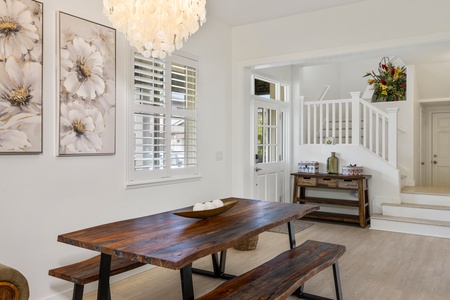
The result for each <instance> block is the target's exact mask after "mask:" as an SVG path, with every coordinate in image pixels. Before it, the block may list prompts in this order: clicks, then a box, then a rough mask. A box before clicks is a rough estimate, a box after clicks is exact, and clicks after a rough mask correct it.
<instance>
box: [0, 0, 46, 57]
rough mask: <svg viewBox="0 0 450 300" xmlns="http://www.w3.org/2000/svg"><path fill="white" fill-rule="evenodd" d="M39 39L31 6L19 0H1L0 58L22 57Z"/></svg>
mask: <svg viewBox="0 0 450 300" xmlns="http://www.w3.org/2000/svg"><path fill="white" fill-rule="evenodd" d="M38 40H39V34H38V30H37V27H36V26H35V25H34V22H33V18H32V14H31V12H30V9H29V7H28V6H27V5H25V4H24V3H23V2H22V1H19V0H2V1H0V60H5V59H6V58H7V57H9V56H15V57H17V58H19V57H22V55H25V54H27V53H28V51H29V50H31V49H33V47H34V46H35V45H36V43H37V42H38Z"/></svg>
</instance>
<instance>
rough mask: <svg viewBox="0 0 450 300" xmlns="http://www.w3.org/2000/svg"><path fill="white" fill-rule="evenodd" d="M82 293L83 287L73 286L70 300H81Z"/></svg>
mask: <svg viewBox="0 0 450 300" xmlns="http://www.w3.org/2000/svg"><path fill="white" fill-rule="evenodd" d="M83 292H84V285H79V284H76V283H75V284H74V285H73V295H72V300H82V299H83Z"/></svg>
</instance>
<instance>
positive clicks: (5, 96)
mask: <svg viewBox="0 0 450 300" xmlns="http://www.w3.org/2000/svg"><path fill="white" fill-rule="evenodd" d="M42 9H43V4H42V3H40V2H37V1H33V0H0V154H14V153H25V154H27V153H41V152H42Z"/></svg>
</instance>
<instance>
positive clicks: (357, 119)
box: [350, 92, 361, 145]
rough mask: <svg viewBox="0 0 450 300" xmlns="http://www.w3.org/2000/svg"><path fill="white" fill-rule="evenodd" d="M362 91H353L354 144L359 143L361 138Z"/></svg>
mask: <svg viewBox="0 0 450 300" xmlns="http://www.w3.org/2000/svg"><path fill="white" fill-rule="evenodd" d="M360 94H361V92H351V93H350V95H351V96H352V144H353V145H359V144H360V139H361V110H360V109H359V99H360V98H359V95H360Z"/></svg>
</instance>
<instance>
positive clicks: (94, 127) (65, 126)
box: [58, 12, 116, 155]
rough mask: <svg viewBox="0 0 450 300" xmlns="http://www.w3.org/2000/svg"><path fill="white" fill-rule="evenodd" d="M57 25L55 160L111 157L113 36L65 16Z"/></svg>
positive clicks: (110, 30) (105, 29) (99, 27)
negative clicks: (57, 104) (96, 155)
mask: <svg viewBox="0 0 450 300" xmlns="http://www.w3.org/2000/svg"><path fill="white" fill-rule="evenodd" d="M58 19H59V20H58V25H59V45H58V52H59V68H58V72H59V76H58V78H59V133H58V135H59V144H58V149H59V155H93V154H114V153H115V108H116V91H115V82H116V78H115V77H116V69H115V66H116V62H115V61H116V59H115V56H116V31H115V30H114V29H113V28H109V27H106V26H103V25H100V24H96V23H93V22H90V21H87V20H84V19H81V18H78V17H75V16H72V15H69V14H65V13H62V12H60V13H59V14H58Z"/></svg>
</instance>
